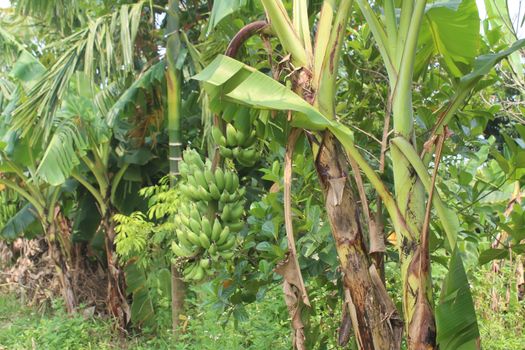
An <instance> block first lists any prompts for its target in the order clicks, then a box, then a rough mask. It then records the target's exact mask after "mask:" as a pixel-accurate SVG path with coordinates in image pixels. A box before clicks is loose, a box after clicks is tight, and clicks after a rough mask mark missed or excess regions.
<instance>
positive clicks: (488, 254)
mask: <svg viewBox="0 0 525 350" xmlns="http://www.w3.org/2000/svg"><path fill="white" fill-rule="evenodd" d="M512 251H513V252H514V253H516V254H522V253H525V244H518V245H516V246H513V247H512ZM509 255H510V251H509V249H508V248H491V249H487V250H484V251H482V252H481V254H480V255H479V259H478V263H479V264H480V265H483V264H486V263H488V262H491V261H492V260H496V259H498V260H499V259H508V258H509Z"/></svg>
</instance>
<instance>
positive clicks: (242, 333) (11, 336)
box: [0, 295, 289, 350]
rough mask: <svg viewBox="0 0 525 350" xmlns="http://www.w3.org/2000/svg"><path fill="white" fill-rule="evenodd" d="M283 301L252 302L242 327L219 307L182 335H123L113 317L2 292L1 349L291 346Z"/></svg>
mask: <svg viewBox="0 0 525 350" xmlns="http://www.w3.org/2000/svg"><path fill="white" fill-rule="evenodd" d="M279 301H281V300H279ZM281 305H282V304H281V303H275V302H273V303H272V302H269V303H263V304H259V305H255V304H254V305H251V306H250V307H249V310H248V311H249V312H250V314H251V315H252V317H251V318H250V320H249V321H248V322H245V323H243V324H242V326H241V327H239V328H238V329H235V327H234V324H233V322H232V321H230V322H227V323H226V324H225V325H224V327H223V325H221V321H220V320H219V319H218V317H219V316H218V314H217V313H216V312H214V311H213V310H205V311H203V312H200V313H196V314H195V315H194V316H191V317H190V319H189V320H188V324H187V332H186V333H185V334H183V335H182V336H181V338H179V339H178V340H177V339H174V337H172V336H171V335H170V333H169V331H167V330H166V331H159V332H158V333H157V334H155V336H154V337H153V336H149V337H148V336H135V337H129V338H125V339H122V338H119V337H118V336H116V335H115V334H116V332H113V331H112V325H111V323H110V322H109V321H105V320H102V319H100V318H84V317H82V316H81V315H78V316H74V317H71V316H68V315H66V314H65V313H64V312H62V311H61V305H60V304H59V303H57V305H55V306H54V307H53V308H52V309H51V310H47V311H43V312H41V311H38V310H36V309H35V308H28V307H26V306H23V305H22V304H21V303H20V302H19V301H18V300H17V299H16V298H15V297H13V296H12V295H0V350H29V349H38V350H40V349H46V350H68V349H71V350H73V349H74V350H77V349H78V350H80V349H97V350H106V349H128V350H154V349H155V350H163V349H174V350H197V349H198V350H208V349H209V350H212V349H213V350H215V349H228V350H241V349H242V350H244V349H250V350H263V349H272V350H285V349H288V344H289V331H288V324H287V322H286V321H283V322H281V321H278V320H279V319H281V318H282V317H281V315H279V313H280V312H282V310H281V308H282V306H281ZM261 307H262V308H264V310H261ZM275 320H277V321H275Z"/></svg>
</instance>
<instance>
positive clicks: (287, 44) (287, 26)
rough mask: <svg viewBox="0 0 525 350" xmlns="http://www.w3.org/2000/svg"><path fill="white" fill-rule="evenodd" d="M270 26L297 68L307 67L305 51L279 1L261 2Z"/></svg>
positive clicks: (263, 0)
mask: <svg viewBox="0 0 525 350" xmlns="http://www.w3.org/2000/svg"><path fill="white" fill-rule="evenodd" d="M261 2H262V4H263V6H264V8H265V10H266V15H267V16H268V19H269V20H270V24H271V26H272V28H273V30H274V31H275V33H276V34H277V36H278V37H279V41H280V42H281V44H282V45H283V47H284V49H285V50H286V51H287V52H289V53H290V54H291V55H292V62H293V63H294V64H295V65H296V66H297V67H307V66H308V65H309V64H308V63H309V62H308V61H309V60H308V57H307V54H306V49H305V48H304V46H303V43H302V42H301V39H300V37H299V35H298V34H297V33H296V32H295V30H294V28H293V24H292V21H291V20H290V17H289V16H288V13H287V12H286V9H285V8H284V5H283V3H282V1H281V0H261Z"/></svg>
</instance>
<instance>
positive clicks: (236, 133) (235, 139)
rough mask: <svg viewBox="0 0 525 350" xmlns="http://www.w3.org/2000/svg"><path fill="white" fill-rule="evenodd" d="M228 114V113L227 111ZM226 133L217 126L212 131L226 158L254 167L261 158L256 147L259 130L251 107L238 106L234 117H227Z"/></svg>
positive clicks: (214, 139)
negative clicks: (256, 128) (251, 112)
mask: <svg viewBox="0 0 525 350" xmlns="http://www.w3.org/2000/svg"><path fill="white" fill-rule="evenodd" d="M225 114H226V113H225ZM223 119H225V121H226V127H225V130H224V133H223V132H222V130H221V129H219V128H218V127H217V126H214V127H213V129H212V132H211V135H212V138H213V141H214V142H215V144H216V145H218V146H219V152H220V153H221V155H222V156H223V157H225V158H231V159H233V160H235V161H236V162H237V163H239V164H240V165H242V166H244V167H252V166H253V165H254V164H255V162H257V160H258V159H259V154H258V152H257V149H256V142H257V131H256V130H255V128H253V120H252V116H251V115H250V111H249V109H247V108H246V107H241V108H238V109H237V111H235V114H234V115H233V118H227V117H226V116H224V115H223Z"/></svg>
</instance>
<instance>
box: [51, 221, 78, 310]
mask: <svg viewBox="0 0 525 350" xmlns="http://www.w3.org/2000/svg"><path fill="white" fill-rule="evenodd" d="M46 233H47V237H48V244H49V253H50V255H51V259H52V260H53V263H54V265H55V270H56V273H57V275H58V279H59V280H60V286H61V290H62V297H63V298H64V303H65V306H66V311H67V313H69V314H71V313H73V312H75V309H76V306H77V303H76V298H75V292H74V289H73V282H72V277H71V273H70V271H69V267H68V265H67V263H66V259H65V258H64V253H63V251H62V247H61V246H60V240H58V239H57V232H56V226H55V223H51V224H48V225H47V228H46Z"/></svg>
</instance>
